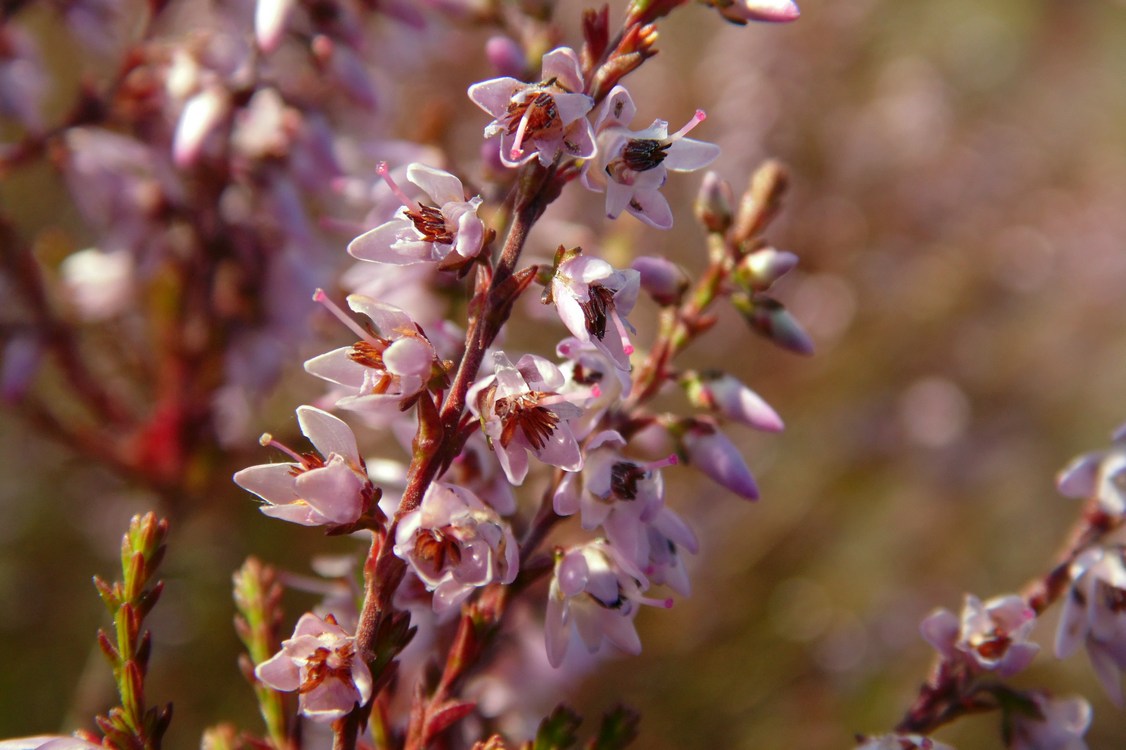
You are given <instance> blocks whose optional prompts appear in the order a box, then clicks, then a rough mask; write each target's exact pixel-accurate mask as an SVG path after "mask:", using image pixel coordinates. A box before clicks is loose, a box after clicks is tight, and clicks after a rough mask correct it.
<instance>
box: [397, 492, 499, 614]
mask: <svg viewBox="0 0 1126 750" xmlns="http://www.w3.org/2000/svg"><path fill="white" fill-rule="evenodd" d="M395 554H396V555H398V556H399V557H400V558H402V559H403V560H406V561H407V562H408V563H410V566H411V569H412V570H413V571H414V572H415V573H416V574H417V575H418V577H419V578H420V579H422V582H423V583H424V584H425V585H426V589H427V590H428V591H433V592H434V612H435V613H436V614H438V615H442V614H444V613H446V612H449V611H451V610H452V609H454V608H455V607H457V606H458V605H460V604H461V603H462V602H463V601H465V599H466V598H467V597H468V596H469V595H470V594H471V593H473V590H474V589H475V588H478V587H480V586H487V585H488V584H490V583H505V584H507V583H512V582H513V581H514V580H516V573H517V572H518V571H519V566H520V550H519V548H518V547H517V546H516V539H515V538H514V537H513V536H512V530H511V529H510V528H509V527H508V524H506V523H505V522H504V521H502V520H501V519H500V516H498V515H497V514H496V511H494V510H493V509H492V508H490V507H489V506H487V505H485V504H484V503H483V502H481V500H480V498H478V497H477V496H476V495H474V494H473V493H472V492H470V491H469V490H467V489H465V488H464V487H457V486H455V485H447V484H440V483H438V482H435V483H433V484H431V485H430V487H429V488H428V489H427V490H426V495H425V496H424V497H423V498H422V504H421V505H420V506H419V507H418V508H417V509H416V510H414V511H412V512H410V513H408V514H407V515H405V516H403V518H402V520H401V521H400V522H399V527H398V531H397V532H396V534H395Z"/></svg>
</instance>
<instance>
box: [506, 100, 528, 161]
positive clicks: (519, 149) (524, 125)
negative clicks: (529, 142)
mask: <svg viewBox="0 0 1126 750" xmlns="http://www.w3.org/2000/svg"><path fill="white" fill-rule="evenodd" d="M531 114H532V106H531V105H528V108H527V109H525V110H524V116H523V117H521V118H520V126H519V127H517V128H516V141H515V143H513V144H512V150H510V151H509V152H508V158H509V159H519V158H520V157H521V155H523V153H524V148H523V143H524V136H525V135H526V134H527V131H528V121H529V120H530V119H531Z"/></svg>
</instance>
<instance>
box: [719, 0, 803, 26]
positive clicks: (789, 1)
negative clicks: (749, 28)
mask: <svg viewBox="0 0 1126 750" xmlns="http://www.w3.org/2000/svg"><path fill="white" fill-rule="evenodd" d="M713 2H714V4H715V6H716V7H717V8H719V12H720V13H721V14H723V17H724V18H726V19H728V20H729V21H734V22H735V23H746V22H747V21H765V22H767V23H788V22H789V21H796V20H797V19H798V16H800V15H801V11H800V10H798V6H797V3H795V2H794V0H713Z"/></svg>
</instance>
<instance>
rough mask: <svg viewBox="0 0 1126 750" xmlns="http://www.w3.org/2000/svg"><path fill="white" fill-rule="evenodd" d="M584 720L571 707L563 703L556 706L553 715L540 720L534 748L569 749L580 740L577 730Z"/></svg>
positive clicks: (535, 749)
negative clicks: (576, 734) (576, 733)
mask: <svg viewBox="0 0 1126 750" xmlns="http://www.w3.org/2000/svg"><path fill="white" fill-rule="evenodd" d="M582 721H583V720H582V717H580V716H579V715H578V714H577V713H575V712H574V710H572V709H571V708H569V707H567V706H565V705H562V704H560V705H558V706H556V707H555V710H554V711H552V712H551V715H550V716H548V717H546V718H545V719H544V720H543V721H541V722H540V726H539V729H537V730H536V739H535V743H534V744H533V745H532V748H533V750H569V748H572V747H574V746H575V743H576V742H577V741H578V738H577V737H576V736H575V730H577V729H578V728H579V724H581V723H582Z"/></svg>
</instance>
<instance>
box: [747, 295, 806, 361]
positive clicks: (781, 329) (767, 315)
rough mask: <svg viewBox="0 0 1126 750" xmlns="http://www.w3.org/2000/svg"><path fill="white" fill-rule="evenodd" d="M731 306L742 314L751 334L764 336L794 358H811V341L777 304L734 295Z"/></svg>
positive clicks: (760, 297)
mask: <svg viewBox="0 0 1126 750" xmlns="http://www.w3.org/2000/svg"><path fill="white" fill-rule="evenodd" d="M731 303H732V304H733V305H735V309H736V310H738V311H739V312H740V313H742V315H743V319H744V320H746V321H747V323H748V324H749V325H750V326H751V330H753V331H754V332H755V333H757V334H759V335H761V336H765V337H766V338H768V339H770V340H771V341H773V342H774V343H775V344H777V345H778V346H780V347H782V348H783V349H788V350H790V351H792V352H795V353H797V354H813V340H812V339H811V338H809V334H808V333H806V332H805V330H804V329H802V327H801V325H799V324H798V322H797V320H795V319H794V316H793V315H790V313H789V311H787V310H786V308H785V307H783V306H782V303H781V302H778V301H777V300H774V299H771V298H770V297H765V296H763V295H756V296H754V297H753V298H752V297H750V296H749V295H745V294H735V295H732V297H731Z"/></svg>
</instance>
